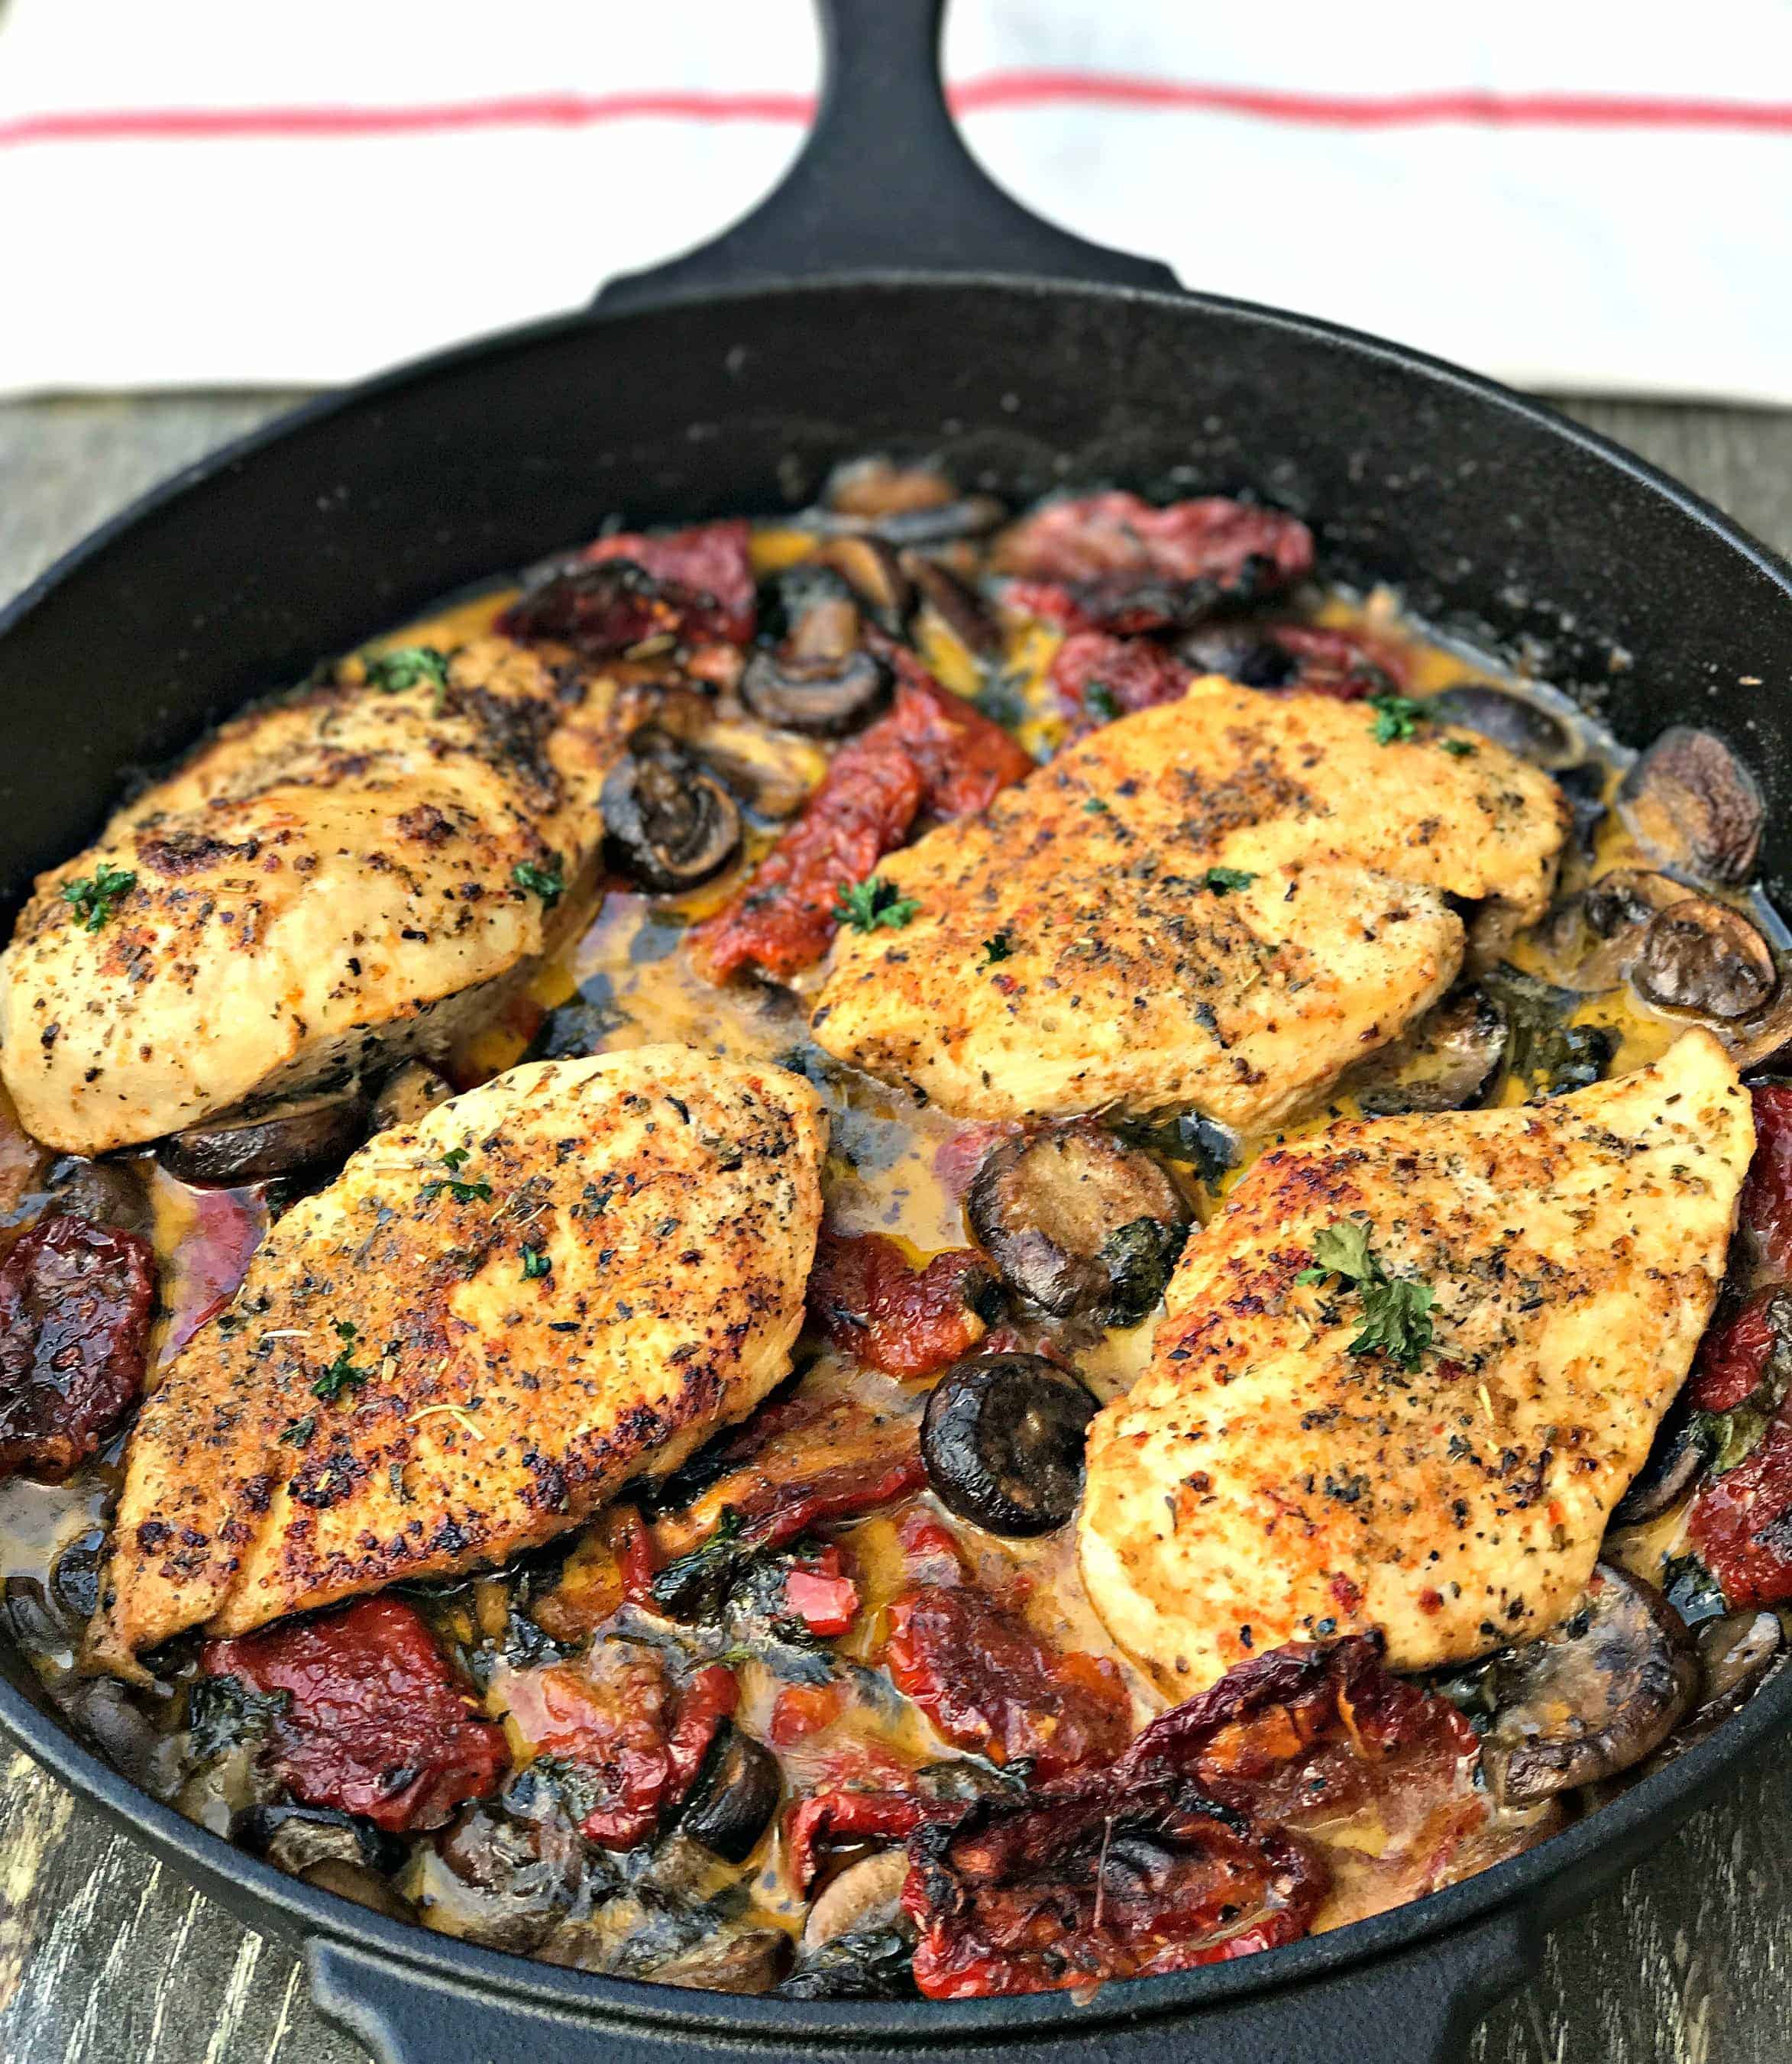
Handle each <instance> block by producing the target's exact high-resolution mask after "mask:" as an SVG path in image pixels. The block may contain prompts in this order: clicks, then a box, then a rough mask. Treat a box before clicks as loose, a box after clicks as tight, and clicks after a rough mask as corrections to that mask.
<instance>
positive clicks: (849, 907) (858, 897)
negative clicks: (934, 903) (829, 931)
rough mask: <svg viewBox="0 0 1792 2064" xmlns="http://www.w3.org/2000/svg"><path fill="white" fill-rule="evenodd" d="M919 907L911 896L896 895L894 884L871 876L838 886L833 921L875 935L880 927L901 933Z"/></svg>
mask: <svg viewBox="0 0 1792 2064" xmlns="http://www.w3.org/2000/svg"><path fill="white" fill-rule="evenodd" d="M920 907H921V906H920V903H919V902H917V901H916V899H915V898H914V897H912V896H899V895H898V894H897V893H896V884H895V883H894V882H893V881H884V880H883V879H882V878H881V877H880V876H878V875H875V874H872V875H868V877H866V878H865V880H864V881H843V882H842V883H841V884H840V901H838V902H837V903H836V905H834V921H835V923H836V924H837V925H851V926H852V929H853V930H854V931H856V932H875V931H876V930H877V929H878V928H879V927H880V925H881V926H884V927H886V928H888V929H889V930H890V931H892V932H900V930H901V929H902V928H903V926H904V925H906V924H908V922H909V921H910V920H911V919H912V917H914V916H915V913H916V912H917V911H918V910H919V909H920Z"/></svg>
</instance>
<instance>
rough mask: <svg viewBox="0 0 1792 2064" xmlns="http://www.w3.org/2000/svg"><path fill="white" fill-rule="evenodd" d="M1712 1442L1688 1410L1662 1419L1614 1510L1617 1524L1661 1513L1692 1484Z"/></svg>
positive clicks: (1638, 1521) (1630, 1523)
mask: <svg viewBox="0 0 1792 2064" xmlns="http://www.w3.org/2000/svg"><path fill="white" fill-rule="evenodd" d="M1709 1453H1710V1442H1709V1437H1707V1435H1706V1434H1705V1433H1704V1432H1703V1430H1702V1429H1701V1427H1700V1425H1699V1423H1698V1421H1697V1420H1696V1419H1695V1418H1694V1417H1693V1414H1692V1413H1691V1412H1690V1411H1689V1410H1687V1409H1677V1410H1674V1411H1672V1412H1670V1413H1669V1414H1668V1416H1667V1417H1666V1418H1665V1419H1664V1420H1663V1421H1661V1426H1660V1428H1659V1429H1658V1430H1657V1433H1656V1436H1655V1440H1654V1442H1653V1445H1652V1446H1651V1447H1650V1449H1649V1453H1648V1455H1647V1456H1646V1457H1645V1459H1644V1461H1643V1465H1642V1467H1641V1469H1638V1470H1637V1473H1636V1475H1635V1476H1633V1477H1632V1478H1631V1480H1630V1488H1629V1490H1627V1491H1626V1492H1625V1494H1624V1495H1623V1497H1622V1498H1620V1499H1619V1500H1618V1502H1617V1505H1616V1506H1614V1507H1613V1511H1612V1524H1613V1526H1641V1525H1642V1524H1643V1523H1644V1522H1645V1521H1647V1520H1651V1519H1659V1518H1661V1514H1663V1513H1664V1512H1665V1511H1667V1510H1669V1507H1670V1506H1675V1505H1677V1504H1678V1503H1679V1502H1680V1500H1681V1498H1683V1497H1685V1494H1686V1493H1687V1492H1688V1491H1689V1490H1691V1489H1692V1487H1693V1481H1694V1480H1695V1479H1696V1478H1697V1476H1698V1473H1699V1472H1700V1471H1701V1469H1703V1468H1704V1466H1705V1463H1706V1461H1708V1460H1709Z"/></svg>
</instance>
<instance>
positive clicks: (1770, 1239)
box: [1741, 1082, 1792, 1279]
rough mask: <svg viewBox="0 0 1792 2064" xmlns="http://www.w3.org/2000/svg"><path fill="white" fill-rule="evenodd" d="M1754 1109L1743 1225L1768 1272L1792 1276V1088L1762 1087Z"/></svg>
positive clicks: (1789, 1084)
mask: <svg viewBox="0 0 1792 2064" xmlns="http://www.w3.org/2000/svg"><path fill="white" fill-rule="evenodd" d="M1749 1094H1750V1099H1751V1100H1752V1102H1753V1103H1754V1159H1753V1160H1751V1161H1750V1163H1749V1175H1748V1180H1747V1181H1746V1183H1744V1184H1743V1185H1742V1213H1741V1216H1742V1225H1743V1226H1744V1228H1746V1231H1747V1232H1748V1234H1749V1236H1750V1239H1751V1240H1753V1241H1754V1248H1755V1252H1757V1253H1758V1255H1759V1256H1760V1257H1761V1260H1762V1265H1763V1266H1764V1268H1766V1271H1767V1272H1768V1273H1769V1274H1770V1276H1775V1277H1777V1278H1781V1279H1783V1278H1785V1277H1786V1276H1792V1082H1762V1083H1761V1084H1760V1085H1758V1086H1757V1087H1756V1088H1754V1089H1753V1090H1750V1092H1749Z"/></svg>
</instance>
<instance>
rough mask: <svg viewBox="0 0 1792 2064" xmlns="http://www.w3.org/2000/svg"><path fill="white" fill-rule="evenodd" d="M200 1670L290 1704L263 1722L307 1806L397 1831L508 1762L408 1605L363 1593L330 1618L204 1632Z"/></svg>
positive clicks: (489, 1782)
mask: <svg viewBox="0 0 1792 2064" xmlns="http://www.w3.org/2000/svg"><path fill="white" fill-rule="evenodd" d="M199 1660H200V1667H201V1668H202V1669H203V1671H205V1673H206V1675H207V1676H212V1677H235V1678H237V1679H240V1680H241V1682H243V1683H245V1684H248V1685H249V1686H250V1687H252V1689H254V1690H255V1691H260V1692H261V1693H263V1694H264V1695H266V1694H269V1693H273V1692H281V1691H284V1692H285V1693H286V1694H287V1695H288V1700H289V1703H288V1704H287V1706H286V1707H285V1708H284V1711H282V1712H280V1714H279V1715H277V1716H276V1718H275V1719H274V1721H273V1723H272V1727H271V1729H270V1731H269V1736H268V1740H269V1748H270V1752H271V1755H272V1762H273V1766H274V1768H275V1769H276V1772H278V1774H279V1775H280V1778H281V1779H282V1780H283V1781H284V1783H285V1784H286V1785H287V1786H288V1788H290V1790H291V1791H292V1792H293V1794H294V1796H296V1797H297V1798H300V1799H302V1800H304V1801H305V1802H306V1804H308V1805H312V1806H334V1807H337V1808H340V1809H341V1810H342V1811H343V1812H348V1813H360V1814H362V1815H364V1816H365V1817H366V1818H367V1819H368V1820H372V1822H373V1823H374V1824H375V1825H376V1826H377V1827H381V1828H386V1829H388V1830H389V1832H394V1833H398V1832H405V1831H406V1830H408V1829H410V1828H434V1827H439V1826H440V1825H441V1823H442V1822H443V1821H445V1820H447V1819H448V1818H449V1815H450V1814H452V1813H453V1811H454V1809H455V1808H456V1807H457V1806H459V1805H461V1804H463V1803H464V1802H465V1800H469V1799H481V1798H483V1797H484V1796H485V1795H486V1793H488V1792H491V1791H492V1790H493V1789H494V1788H496V1786H497V1784H498V1781H499V1780H500V1779H501V1778H502V1776H504V1773H505V1771H506V1770H507V1769H508V1768H509V1764H510V1754H509V1748H507V1747H506V1745H505V1739H504V1730H503V1729H502V1728H501V1727H497V1726H496V1725H494V1724H493V1723H492V1722H491V1721H489V1720H485V1719H479V1718H478V1717H477V1715H475V1714H473V1712H471V1711H469V1709H468V1705H467V1701H466V1699H465V1698H464V1697H463V1696H462V1695H461V1689H460V1686H459V1684H458V1682H457V1679H456V1678H455V1676H454V1675H453V1671H451V1670H450V1669H449V1666H448V1663H447V1662H446V1660H445V1659H444V1657H443V1655H442V1654H441V1651H440V1650H439V1649H438V1648H437V1646H436V1644H435V1642H434V1640H433V1639H432V1637H431V1635H430V1633H429V1628H428V1627H426V1626H425V1624H424V1623H423V1621H422V1619H421V1617H420V1615H418V1613H417V1610H416V1608H415V1607H414V1606H409V1605H407V1604H406V1603H405V1602H404V1600H403V1599H401V1598H362V1599H359V1600H357V1601H356V1603H354V1604H353V1605H351V1606H348V1607H347V1608H345V1609H344V1610H343V1611H341V1612H337V1613H332V1614H331V1615H328V1617H327V1618H326V1619H315V1620H304V1621H300V1622H297V1623H295V1624H293V1625H291V1626H288V1627H275V1628H272V1629H271V1630H270V1631H268V1632H267V1633H265V1634H251V1635H244V1636H243V1637H242V1638H241V1639H238V1640H234V1641H211V1642H207V1643H206V1645H205V1647H204V1649H203V1651H202V1652H201V1655H200V1659H199Z"/></svg>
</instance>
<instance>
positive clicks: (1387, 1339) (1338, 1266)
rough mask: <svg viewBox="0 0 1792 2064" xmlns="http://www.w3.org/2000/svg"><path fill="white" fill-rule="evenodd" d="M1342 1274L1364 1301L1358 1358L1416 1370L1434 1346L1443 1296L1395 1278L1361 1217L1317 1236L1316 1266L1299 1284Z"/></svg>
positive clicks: (1303, 1273)
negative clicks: (1434, 1315) (1434, 1312)
mask: <svg viewBox="0 0 1792 2064" xmlns="http://www.w3.org/2000/svg"><path fill="white" fill-rule="evenodd" d="M1331 1276H1341V1277H1343V1280H1345V1281H1346V1282H1347V1283H1350V1284H1354V1285H1355V1288H1356V1290H1357V1292H1358V1294H1359V1296H1361V1298H1362V1300H1363V1323H1362V1330H1361V1331H1360V1332H1359V1333H1358V1334H1357V1336H1356V1338H1355V1340H1352V1341H1351V1344H1350V1351H1351V1353H1352V1354H1353V1355H1371V1354H1383V1355H1386V1356H1387V1358H1388V1360H1389V1361H1392V1362H1396V1363H1398V1364H1399V1366H1400V1367H1401V1368H1402V1369H1417V1367H1418V1366H1419V1363H1420V1358H1421V1357H1423V1356H1424V1354H1426V1353H1427V1352H1428V1351H1429V1349H1430V1348H1431V1345H1432V1322H1431V1308H1432V1305H1433V1304H1435V1303H1436V1301H1437V1292H1436V1291H1435V1290H1433V1289H1432V1287H1431V1285H1430V1284H1428V1283H1420V1282H1417V1281H1415V1280H1414V1279H1413V1278H1411V1276H1394V1277H1390V1276H1389V1275H1388V1273H1387V1270H1386V1269H1384V1268H1383V1267H1382V1265H1381V1264H1380V1263H1379V1261H1378V1260H1376V1259H1375V1256H1373V1255H1372V1254H1371V1252H1369V1228H1368V1227H1367V1226H1366V1225H1363V1224H1362V1223H1359V1221H1358V1220H1357V1219H1340V1220H1339V1222H1338V1223H1337V1224H1336V1225H1331V1226H1327V1227H1326V1228H1325V1229H1324V1230H1323V1232H1319V1233H1318V1234H1316V1235H1315V1237H1314V1240H1313V1266H1312V1267H1311V1268H1303V1269H1302V1271H1301V1272H1300V1273H1299V1275H1298V1276H1296V1277H1295V1281H1296V1282H1297V1283H1323V1282H1325V1281H1327V1279H1328V1278H1330V1277H1331Z"/></svg>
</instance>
